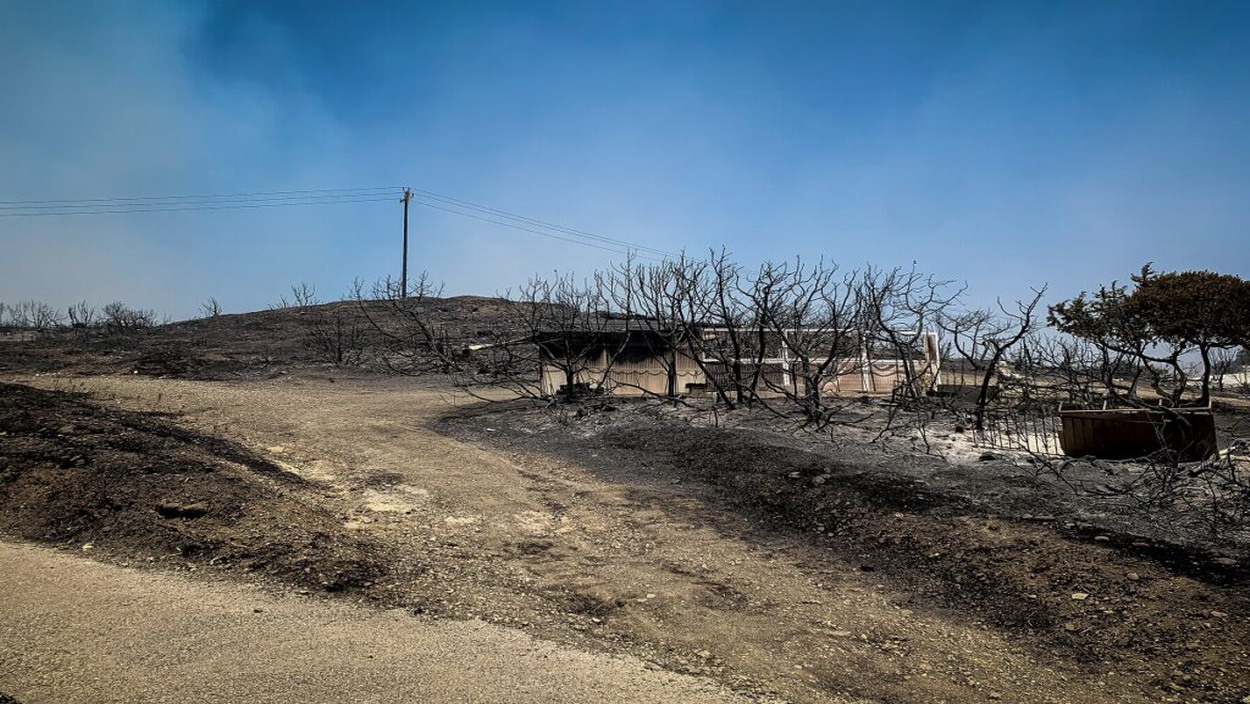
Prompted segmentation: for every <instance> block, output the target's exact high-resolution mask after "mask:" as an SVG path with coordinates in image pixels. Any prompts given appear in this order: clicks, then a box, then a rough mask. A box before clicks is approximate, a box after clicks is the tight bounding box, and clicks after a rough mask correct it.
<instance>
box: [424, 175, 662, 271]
mask: <svg viewBox="0 0 1250 704" xmlns="http://www.w3.org/2000/svg"><path fill="white" fill-rule="evenodd" d="M412 191H413V192H414V193H416V194H419V195H421V196H424V197H427V198H430V199H433V200H437V201H439V202H442V203H446V204H451V205H456V206H459V207H463V208H468V209H470V210H475V211H478V212H484V213H489V214H491V215H495V216H499V217H503V218H507V219H509V220H516V221H519V222H523V223H527V224H530V225H534V226H537V227H542V228H545V229H551V230H556V231H558V232H563V233H565V234H568V235H572V236H574V237H580V238H587V239H593V240H597V241H599V242H604V243H606V244H613V245H616V246H618V247H627V248H629V249H631V250H634V251H639V250H642V251H648V252H654V253H655V254H661V255H664V256H668V257H676V256H677V254H676V253H675V252H669V251H667V250H663V249H657V248H655V247H648V246H645V245H639V244H634V243H632V242H626V241H625V240H620V239H615V238H612V237H606V236H604V235H599V234H595V233H593V232H586V231H585V230H578V229H575V228H571V227H564V226H563V225H556V224H553V223H550V222H547V221H545V220H539V219H538V218H531V217H527V216H525V215H517V214H516V213H510V212H508V211H506V210H500V209H499V208H492V207H489V206H485V205H480V204H477V203H474V202H472V201H467V200H461V199H459V198H452V197H451V196H446V195H442V194H440V193H435V192H433V191H427V190H423V189H420V188H413V189H412Z"/></svg>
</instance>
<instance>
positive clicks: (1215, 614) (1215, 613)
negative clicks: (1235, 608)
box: [1211, 611, 1228, 618]
mask: <svg viewBox="0 0 1250 704" xmlns="http://www.w3.org/2000/svg"><path fill="white" fill-rule="evenodd" d="M1227 616H1228V614H1226V613H1224V612H1223V611H1212V612H1211V618H1225V617H1227Z"/></svg>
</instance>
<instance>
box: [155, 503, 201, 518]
mask: <svg viewBox="0 0 1250 704" xmlns="http://www.w3.org/2000/svg"><path fill="white" fill-rule="evenodd" d="M155 510H156V513H157V514H158V515H160V517H161V518H187V519H192V518H202V517H204V516H206V515H208V506H206V505H204V504H202V503H194V504H170V503H161V504H157V505H156V509H155Z"/></svg>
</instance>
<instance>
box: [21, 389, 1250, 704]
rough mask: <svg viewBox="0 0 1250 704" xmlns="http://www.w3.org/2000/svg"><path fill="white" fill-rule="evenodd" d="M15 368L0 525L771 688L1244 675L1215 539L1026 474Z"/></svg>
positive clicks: (1186, 688)
mask: <svg viewBox="0 0 1250 704" xmlns="http://www.w3.org/2000/svg"><path fill="white" fill-rule="evenodd" d="M30 383H31V384H32V385H36V386H38V387H39V388H33V387H32V386H23V385H20V384H6V385H3V386H0V409H2V410H0V413H2V415H0V432H3V433H6V434H5V435H3V436H0V459H2V460H3V463H4V464H3V467H4V470H3V473H2V474H0V520H3V521H4V523H3V524H0V534H4V535H9V536H17V537H22V538H26V539H29V540H36V541H40V542H46V543H52V544H55V545H62V546H66V547H68V548H71V549H73V550H74V551H75V552H78V553H79V554H83V553H81V549H82V547H83V545H85V544H87V543H90V544H91V545H92V548H91V549H90V550H89V551H87V552H86V553H85V554H86V555H88V556H90V557H93V558H95V559H105V560H110V561H119V562H129V563H132V564H136V565H138V566H152V567H155V568H172V569H177V570H180V571H185V572H189V573H190V575H191V576H193V577H195V578H203V577H209V578H213V579H217V578H218V577H222V576H228V577H232V578H236V579H243V580H246V581H252V580H255V579H261V580H262V582H263V583H266V584H268V583H272V584H273V585H275V586H276V587H282V585H289V586H287V588H289V589H295V590H300V591H307V592H309V593H310V594H312V595H317V594H324V595H327V596H330V595H334V596H345V597H347V598H350V599H352V600H358V601H364V602H365V603H374V604H379V605H382V606H404V607H406V608H407V609H408V610H409V612H410V613H413V614H420V615H414V618H430V617H431V616H438V617H451V618H456V619H471V620H482V621H486V622H490V623H496V624H500V625H504V626H507V627H509V628H515V629H520V630H523V631H526V632H529V633H532V634H534V635H538V636H540V637H543V638H546V639H550V640H553V641H556V642H559V643H563V644H566V645H569V646H572V647H575V648H578V649H585V650H601V651H608V652H613V653H627V654H632V655H635V656H638V657H641V658H643V659H645V660H647V661H649V662H651V663H652V666H653V667H655V668H657V669H668V670H672V671H675V672H682V673H687V674H692V675H699V676H703V677H708V678H713V679H715V680H717V681H719V682H721V683H723V684H726V685H729V686H731V687H733V688H735V689H738V690H745V691H749V692H754V693H756V694H758V695H760V696H776V697H780V698H782V699H784V700H786V701H794V702H837V703H839V704H846V702H855V703H857V704H859V703H863V702H878V703H879V702H891V703H894V702H909V703H911V702H915V703H920V702H925V703H933V704H936V703H938V702H995V701H1016V702H1033V703H1036V704H1043V703H1050V704H1057V703H1062V704H1068V703H1071V704H1076V703H1078V702H1079V703H1080V704H1104V703H1105V704H1111V703H1116V704H1119V703H1121V702H1160V701H1174V702H1230V701H1234V702H1235V701H1239V700H1240V699H1241V698H1243V697H1246V696H1250V676H1248V674H1247V650H1248V649H1250V648H1248V647H1247V645H1248V644H1250V643H1248V640H1247V629H1248V625H1247V623H1248V622H1247V615H1248V614H1250V610H1248V609H1247V608H1246V607H1247V595H1246V590H1245V586H1244V581H1242V573H1241V572H1240V571H1239V570H1240V564H1241V563H1240V562H1238V560H1239V558H1238V557H1236V556H1234V557H1230V556H1229V555H1230V554H1231V553H1227V552H1225V553H1212V554H1210V555H1206V554H1205V553H1203V552H1202V551H1201V550H1193V549H1191V547H1194V546H1188V547H1187V544H1186V543H1185V542H1184V540H1182V539H1179V538H1178V539H1175V540H1174V539H1172V538H1169V537H1167V534H1168V531H1166V530H1159V531H1156V532H1155V533H1154V534H1147V533H1144V532H1141V531H1139V530H1137V528H1135V527H1134V526H1133V525H1129V524H1128V523H1125V522H1124V520H1123V517H1122V516H1118V515H1117V514H1115V513H1114V512H1105V511H1104V512H1101V514H1100V513H1099V512H1098V511H1094V510H1093V509H1091V508H1088V507H1082V506H1079V505H1075V504H1071V503H1065V502H1064V501H1062V500H1060V499H1061V495H1060V494H1059V493H1058V492H1057V491H1056V489H1055V487H1053V486H1051V485H1049V484H1046V483H1045V482H1039V481H1037V480H1036V479H1034V478H1033V477H1032V475H1031V473H1030V472H1029V470H1027V469H1026V468H1022V467H1017V466H1014V465H1008V464H1006V463H999V462H997V461H995V462H974V463H972V464H959V463H945V462H942V461H940V460H937V459H935V458H931V457H924V456H919V455H915V454H914V453H911V452H908V451H905V450H903V449H901V448H898V447H892V448H887V450H886V451H882V450H881V449H880V448H878V447H876V446H872V445H870V444H867V443H865V442H863V441H861V440H860V439H856V438H853V437H848V438H845V439H844V441H842V442H839V443H833V444H825V445H817V444H813V443H812V442H811V441H810V439H804V438H795V437H790V436H787V435H784V434H778V433H774V432H767V431H763V430H753V429H743V428H736V429H731V428H711V427H701V426H698V425H693V424H691V423H690V422H687V421H688V419H683V418H680V417H674V414H672V413H669V412H661V413H657V412H653V411H650V410H645V409H640V408H637V407H633V406H622V408H623V410H620V411H616V412H591V413H588V414H585V415H583V416H582V417H577V416H575V415H569V416H566V417H565V418H564V421H563V422H561V421H560V420H559V419H557V418H556V417H554V416H552V415H551V414H549V413H547V412H543V411H536V410H533V409H526V408H517V407H511V406H506V405H494V406H480V405H477V404H469V405H464V406H459V407H458V410H456V411H455V412H454V413H452V414H451V415H450V416H449V415H448V414H449V411H451V410H452V409H451V407H450V406H449V403H454V402H456V399H454V398H451V397H449V396H448V390H447V389H445V388H442V387H440V386H438V385H437V384H423V383H419V382H414V381H409V380H396V379H387V378H383V377H378V376H373V375H362V376H356V377H351V376H344V375H343V374H342V373H341V372H339V371H335V372H334V373H333V376H326V375H325V374H324V373H318V374H314V375H309V374H303V375H300V374H295V375H290V376H284V377H283V378H280V379H274V380H257V381H246V382H232V383H223V382H205V381H186V380H177V379H161V378H150V377H146V376H144V375H134V374H127V375H124V376H113V377H95V378H90V377H73V378H72V379H69V380H66V379H65V378H64V377H39V378H36V379H31V381H30ZM64 387H69V388H72V389H77V390H82V391H90V395H86V396H84V395H82V394H79V393H74V392H68V391H65V390H63V389H64ZM56 389H62V390H56ZM154 408H159V409H162V411H163V413H153V412H151V409H154ZM942 441H943V442H945V440H942ZM814 449H819V451H813V450H814ZM1089 471H1091V472H1097V471H1100V470H1097V468H1096V467H1094V468H1091V469H1090V470H1089ZM1101 538H1106V539H1105V540H1104V539H1101ZM1134 543H1139V545H1135V544H1134ZM149 558H150V559H151V561H150V562H149V561H148V560H149ZM1182 558H1183V559H1182ZM1221 559H1222V560H1225V561H1227V560H1232V562H1231V563H1230V564H1223V563H1221V562H1219V560H1221ZM192 568H195V569H194V570H192ZM1082 595H1083V596H1082ZM1074 596H1076V597H1078V598H1074ZM0 684H2V683H0Z"/></svg>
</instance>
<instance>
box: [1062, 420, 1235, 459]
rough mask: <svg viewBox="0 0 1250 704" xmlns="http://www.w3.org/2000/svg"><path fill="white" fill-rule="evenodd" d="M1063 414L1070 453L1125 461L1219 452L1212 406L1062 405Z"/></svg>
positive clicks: (1065, 446)
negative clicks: (1165, 454)
mask: <svg viewBox="0 0 1250 704" xmlns="http://www.w3.org/2000/svg"><path fill="white" fill-rule="evenodd" d="M1059 418H1060V421H1061V422H1062V429H1061V430H1060V434H1059V444H1060V446H1061V447H1062V448H1063V454H1065V455H1068V456H1069V457H1086V456H1094V457H1099V458H1102V459H1108V460H1125V459H1135V458H1138V457H1145V456H1147V455H1151V454H1154V453H1156V452H1162V451H1167V452H1169V453H1173V454H1175V455H1176V456H1177V457H1178V458H1179V459H1180V460H1181V461H1186V462H1192V461H1197V460H1205V459H1207V458H1208V457H1210V456H1212V455H1214V454H1215V450H1216V447H1215V417H1214V416H1213V415H1212V414H1211V409H1210V408H1176V409H1169V410H1167V411H1163V410H1153V409H1141V408H1121V409H1112V410H1092V411H1089V410H1065V409H1060V410H1059Z"/></svg>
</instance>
